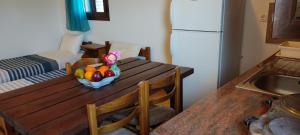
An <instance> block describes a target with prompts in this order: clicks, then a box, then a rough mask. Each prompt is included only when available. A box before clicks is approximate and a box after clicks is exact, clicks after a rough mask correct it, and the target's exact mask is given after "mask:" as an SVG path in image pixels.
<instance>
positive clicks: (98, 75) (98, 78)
mask: <svg viewBox="0 0 300 135" xmlns="http://www.w3.org/2000/svg"><path fill="white" fill-rule="evenodd" d="M101 80H102V75H101V72H100V71H96V72H95V73H94V74H93V76H92V81H93V82H99V81H101Z"/></svg>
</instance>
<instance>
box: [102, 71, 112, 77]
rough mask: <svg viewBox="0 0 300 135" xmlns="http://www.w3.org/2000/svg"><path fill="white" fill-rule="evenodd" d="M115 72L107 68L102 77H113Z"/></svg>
mask: <svg viewBox="0 0 300 135" xmlns="http://www.w3.org/2000/svg"><path fill="white" fill-rule="evenodd" d="M113 76H115V73H114V72H113V71H112V70H107V71H106V72H105V74H104V77H113Z"/></svg>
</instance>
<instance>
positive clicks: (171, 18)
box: [170, 0, 174, 26]
mask: <svg viewBox="0 0 300 135" xmlns="http://www.w3.org/2000/svg"><path fill="white" fill-rule="evenodd" d="M173 3H174V0H172V1H171V6H170V21H171V25H172V26H173V17H174V11H173V10H174V4H173Z"/></svg>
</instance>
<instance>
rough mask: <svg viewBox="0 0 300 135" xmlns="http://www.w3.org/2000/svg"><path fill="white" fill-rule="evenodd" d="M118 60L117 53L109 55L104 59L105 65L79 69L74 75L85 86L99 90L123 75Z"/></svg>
mask: <svg viewBox="0 0 300 135" xmlns="http://www.w3.org/2000/svg"><path fill="white" fill-rule="evenodd" d="M118 58H119V55H118V53H117V52H112V53H109V54H108V55H105V56H104V57H103V63H99V64H95V65H88V66H86V67H80V68H77V69H76V70H75V73H74V75H75V77H77V80H78V81H79V82H80V83H81V84H83V85H84V86H87V87H91V88H94V89H98V88H100V87H103V86H105V85H108V84H110V83H111V82H112V81H114V80H115V79H117V78H118V77H119V76H120V75H121V71H120V69H119V67H118V65H117V60H118ZM99 65H100V66H99Z"/></svg>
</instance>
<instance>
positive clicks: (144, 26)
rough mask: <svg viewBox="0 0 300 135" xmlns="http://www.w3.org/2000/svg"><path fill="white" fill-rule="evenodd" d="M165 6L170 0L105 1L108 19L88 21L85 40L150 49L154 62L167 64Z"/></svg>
mask: <svg viewBox="0 0 300 135" xmlns="http://www.w3.org/2000/svg"><path fill="white" fill-rule="evenodd" d="M169 6H170V0H109V8H110V18H111V20H110V21H108V22H106V21H90V22H91V28H92V29H91V32H90V33H89V34H88V36H87V39H88V40H91V41H94V42H103V41H120V42H127V43H134V44H137V45H140V46H150V47H151V49H152V51H151V53H152V58H153V60H154V61H161V62H171V57H170V51H169V40H170V37H169V36H170V30H171V26H170V24H169Z"/></svg>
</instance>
